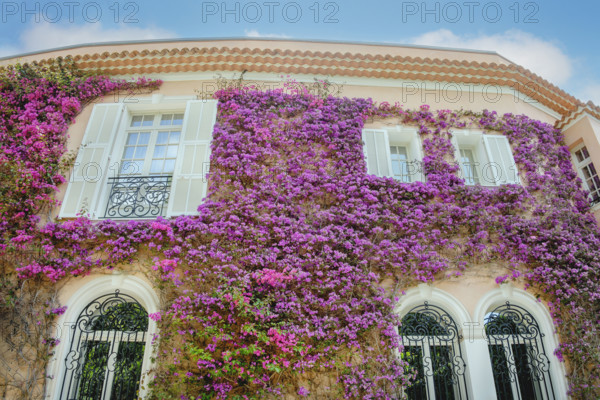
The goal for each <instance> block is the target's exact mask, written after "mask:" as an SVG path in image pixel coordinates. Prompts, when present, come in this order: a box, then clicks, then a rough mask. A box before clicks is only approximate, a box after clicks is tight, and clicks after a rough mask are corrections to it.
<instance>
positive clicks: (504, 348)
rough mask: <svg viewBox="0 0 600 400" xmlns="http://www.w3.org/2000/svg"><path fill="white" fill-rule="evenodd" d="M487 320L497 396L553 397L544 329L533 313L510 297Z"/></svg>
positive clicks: (513, 399) (544, 399)
mask: <svg viewBox="0 0 600 400" xmlns="http://www.w3.org/2000/svg"><path fill="white" fill-rule="evenodd" d="M484 323H485V334H486V336H487V339H488V350H489V353H490V360H491V363H492V370H493V373H494V384H495V386H496V394H497V397H498V400H516V399H523V400H548V399H554V398H555V394H554V389H553V387H552V380H551V379H550V373H549V371H550V360H549V358H548V356H547V355H546V351H545V349H544V343H543V340H542V338H543V337H544V333H542V332H541V331H540V327H539V325H538V323H537V321H536V320H535V318H534V317H533V315H531V314H530V313H529V312H528V311H527V310H525V309H524V308H523V307H520V306H517V305H514V304H511V303H510V302H508V301H507V302H506V303H505V304H503V305H501V306H499V307H496V308H494V309H493V310H491V311H489V312H488V313H487V315H486V316H485V320H484Z"/></svg>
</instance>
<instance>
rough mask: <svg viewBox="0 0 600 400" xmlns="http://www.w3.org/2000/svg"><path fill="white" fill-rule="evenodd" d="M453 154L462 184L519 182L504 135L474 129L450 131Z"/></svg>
mask: <svg viewBox="0 0 600 400" xmlns="http://www.w3.org/2000/svg"><path fill="white" fill-rule="evenodd" d="M452 134H453V139H452V140H453V144H454V148H455V157H456V159H457V160H458V162H459V164H460V174H461V178H463V179H464V180H465V184H466V185H483V186H497V185H501V184H506V183H519V174H518V170H517V167H516V165H515V161H514V158H513V155H512V151H511V148H510V144H509V142H508V139H507V138H506V137H505V136H500V135H484V134H483V133H482V132H478V131H468V130H457V131H453V132H452Z"/></svg>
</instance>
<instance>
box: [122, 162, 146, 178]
mask: <svg viewBox="0 0 600 400" xmlns="http://www.w3.org/2000/svg"><path fill="white" fill-rule="evenodd" d="M143 165H144V163H143V161H124V162H123V164H122V165H121V174H125V175H127V174H129V175H131V174H140V173H141V172H142V167H143Z"/></svg>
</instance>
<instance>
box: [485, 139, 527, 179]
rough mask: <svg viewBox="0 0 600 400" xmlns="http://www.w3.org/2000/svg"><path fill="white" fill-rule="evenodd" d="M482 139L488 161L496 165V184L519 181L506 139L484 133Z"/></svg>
mask: <svg viewBox="0 0 600 400" xmlns="http://www.w3.org/2000/svg"><path fill="white" fill-rule="evenodd" d="M483 141H484V143H485V149H486V152H487V155H488V159H489V162H490V163H494V164H495V165H497V166H498V169H497V171H498V173H497V174H496V184H498V185H501V184H505V183H519V174H518V170H517V166H516V164H515V160H514V158H513V155H512V151H511V149H510V143H509V142H508V139H507V138H506V137H505V136H500V135H484V136H483Z"/></svg>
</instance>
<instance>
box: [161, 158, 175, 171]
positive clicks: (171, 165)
mask: <svg viewBox="0 0 600 400" xmlns="http://www.w3.org/2000/svg"><path fill="white" fill-rule="evenodd" d="M174 170H175V160H165V166H164V168H163V172H165V173H171V172H173V171H174Z"/></svg>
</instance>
